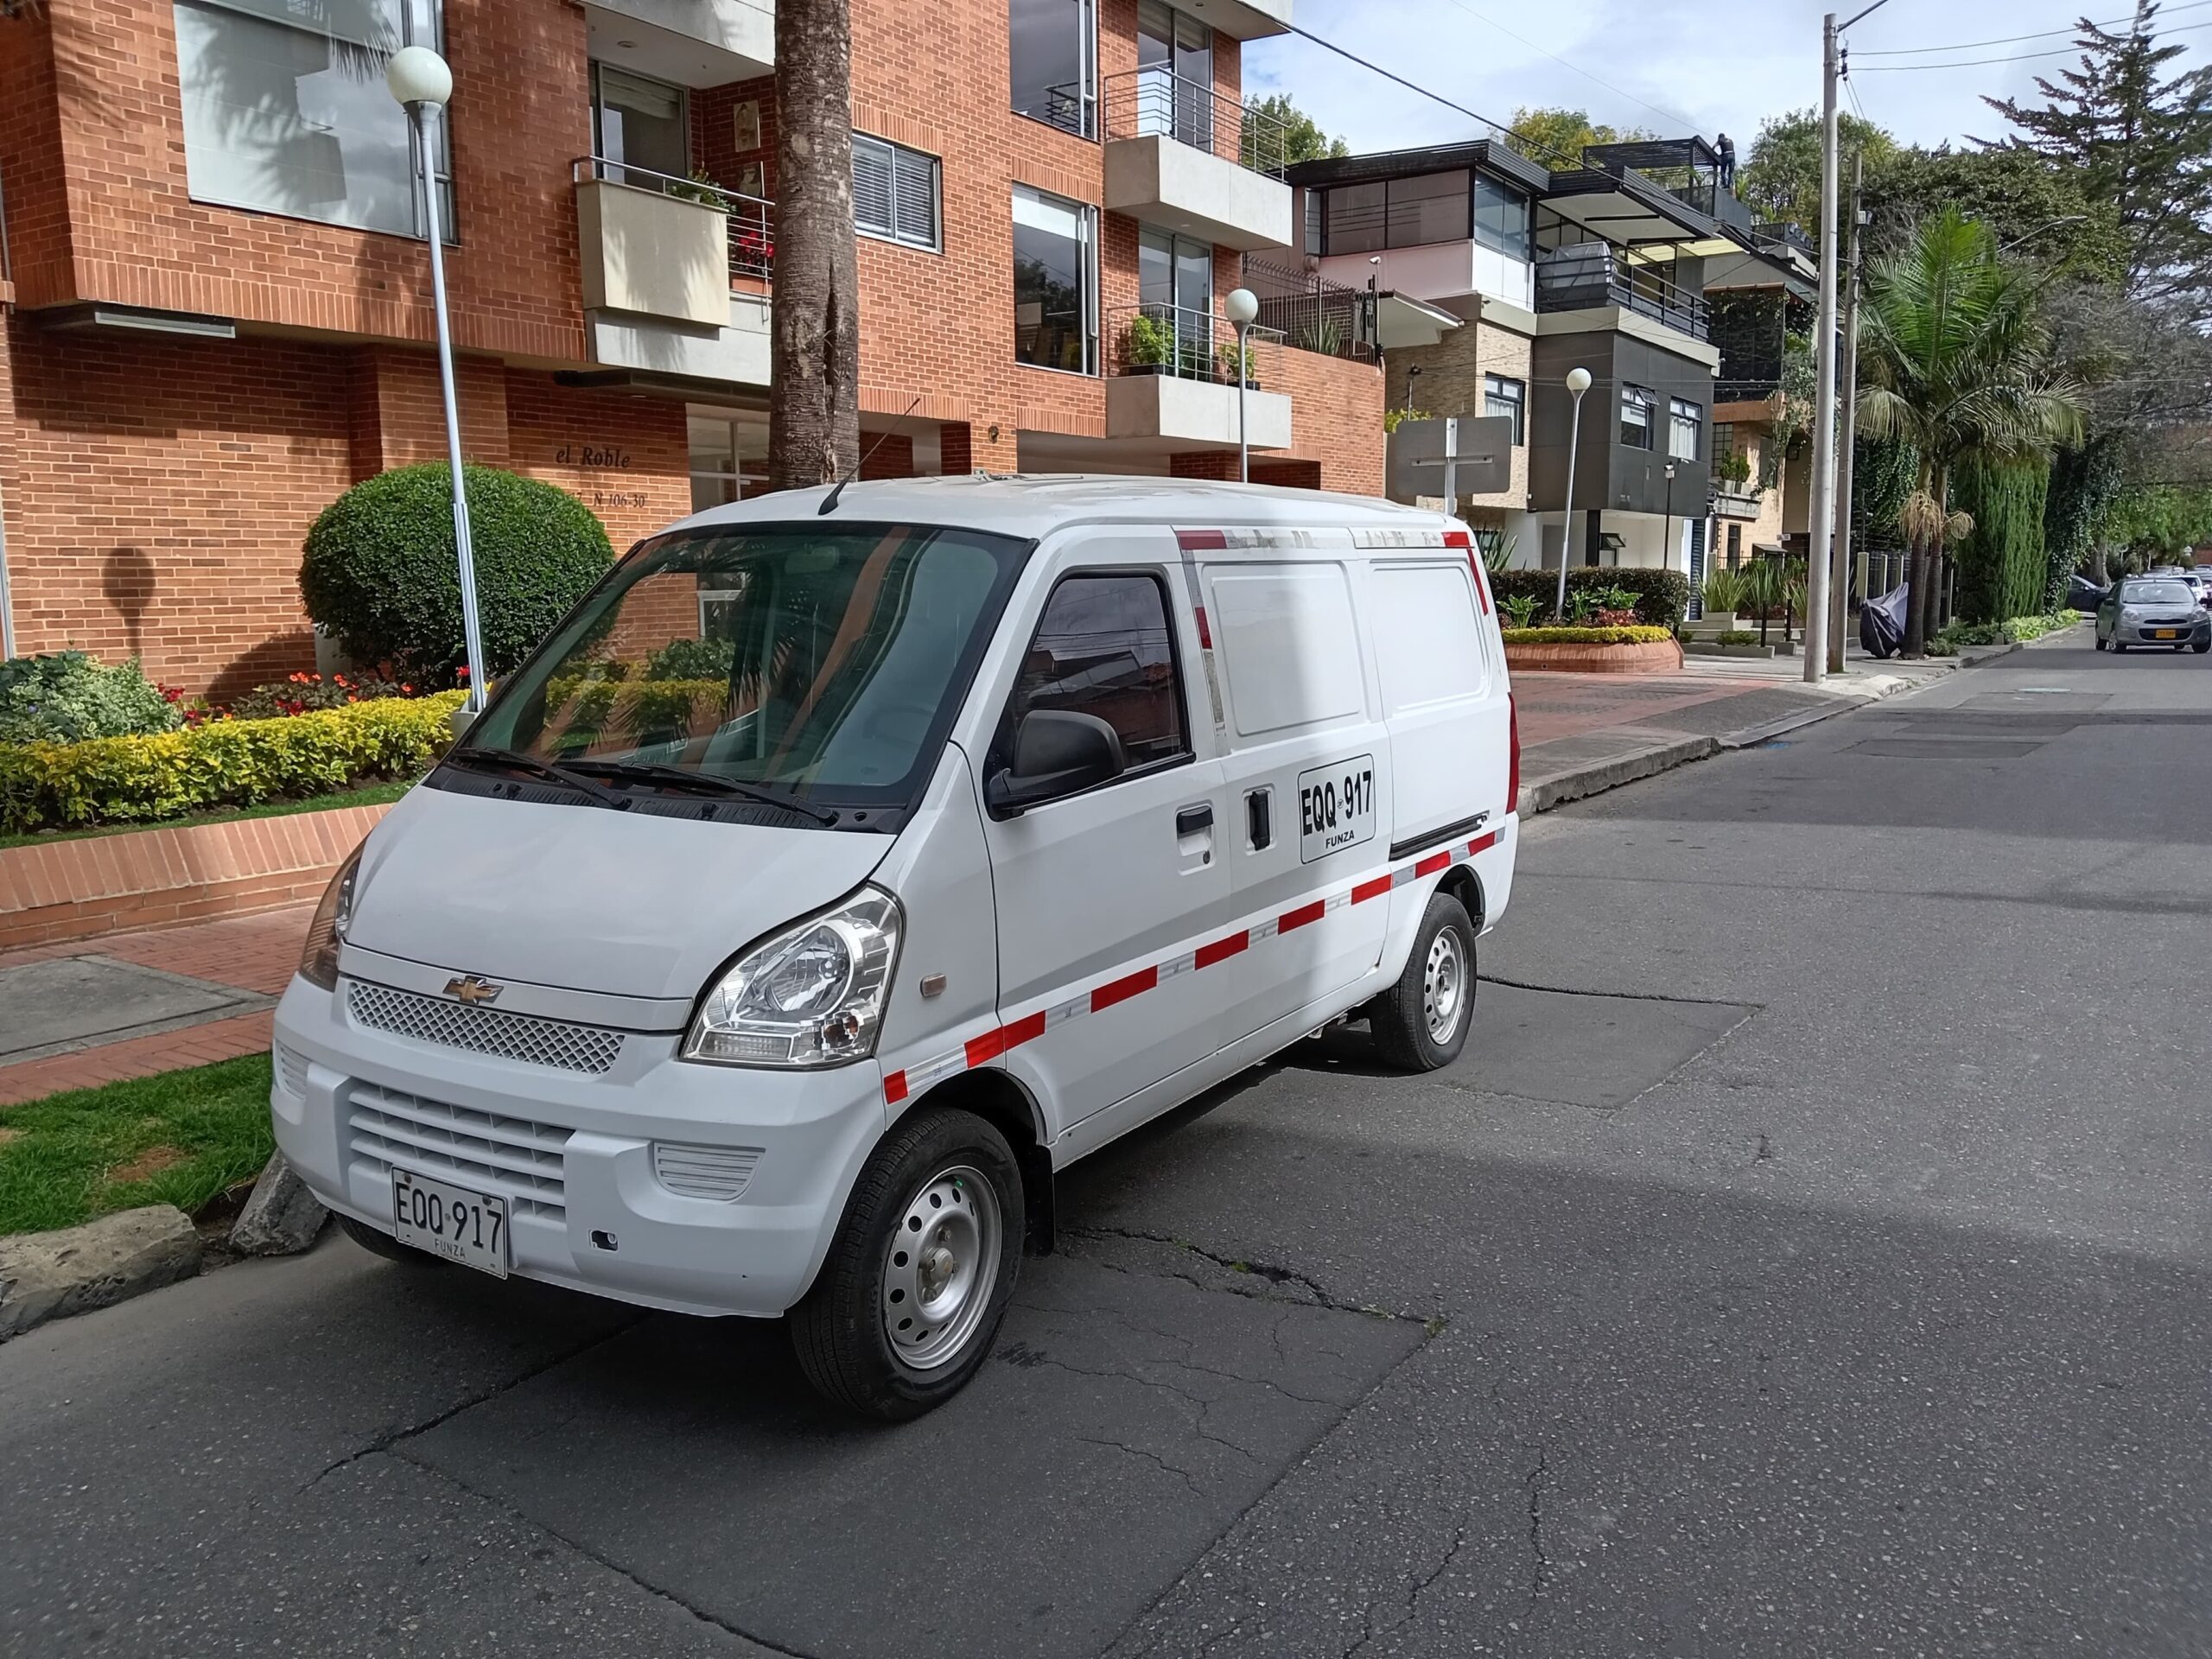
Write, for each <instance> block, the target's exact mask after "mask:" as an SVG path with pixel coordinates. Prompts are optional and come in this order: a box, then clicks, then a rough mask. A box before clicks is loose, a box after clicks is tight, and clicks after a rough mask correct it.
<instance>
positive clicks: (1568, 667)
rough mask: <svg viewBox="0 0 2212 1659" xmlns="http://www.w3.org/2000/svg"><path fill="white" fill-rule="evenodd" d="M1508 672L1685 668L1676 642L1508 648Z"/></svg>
mask: <svg viewBox="0 0 2212 1659" xmlns="http://www.w3.org/2000/svg"><path fill="white" fill-rule="evenodd" d="M1505 663H1506V666H1507V667H1508V668H1516V669H1522V670H1526V671H1530V672H1535V673H1544V674H1671V673H1673V672H1674V671H1675V670H1677V669H1679V668H1681V665H1682V648H1681V645H1677V644H1676V643H1675V641H1674V640H1672V639H1654V640H1652V641H1650V642H1649V644H1646V645H1508V646H1506V648H1505Z"/></svg>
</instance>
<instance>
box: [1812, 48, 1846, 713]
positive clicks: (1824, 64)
mask: <svg viewBox="0 0 2212 1659" xmlns="http://www.w3.org/2000/svg"><path fill="white" fill-rule="evenodd" d="M1838 33H1839V31H1838V29H1836V23H1835V13H1834V12H1830V13H1828V14H1827V16H1825V17H1823V18H1822V19H1821V312H1820V321H1818V322H1817V323H1816V324H1815V327H1814V329H1813V356H1814V363H1815V382H1814V386H1815V390H1814V393H1813V467H1812V474H1813V479H1812V483H1813V499H1812V500H1811V501H1810V502H1809V503H1808V512H1807V517H1806V523H1807V524H1808V527H1809V528H1810V530H1811V531H1812V537H1813V545H1812V550H1811V556H1809V557H1808V559H1807V560H1806V561H1805V683H1806V684H1808V685H1818V684H1819V683H1821V676H1822V675H1823V674H1825V673H1826V672H1827V623H1828V559H1829V556H1830V552H1831V550H1832V548H1833V545H1834V530H1835V264H1836V260H1835V182H1836V181H1835V170H1836V155H1835V152H1836V133H1835V126H1836V111H1835V92H1836V69H1837V55H1838V54H1837V50H1836V35H1837V34H1838Z"/></svg>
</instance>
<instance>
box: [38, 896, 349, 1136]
mask: <svg viewBox="0 0 2212 1659" xmlns="http://www.w3.org/2000/svg"><path fill="white" fill-rule="evenodd" d="M314 913H315V907H314V906H312V905H292V906H287V907H286V908H284V909H283V910H271V911H263V912H258V913H257V914H255V915H251V916H236V917H226V918H222V919H220V920H218V921H212V922H194V923H191V924H188V925H185V926H182V927H170V928H162V929H161V930H159V931H154V932H146V933H115V934H111V935H109V936H108V937H107V938H100V939H80V940H78V941H76V942H74V943H73V944H46V945H32V946H29V947H27V948H25V949H22V950H6V951H0V972H4V971H6V970H7V969H10V968H16V967H21V966H22V965H23V964H24V963H32V962H45V961H50V960H53V959H54V958H55V957H106V958H108V959H109V960H111V961H114V962H127V963H133V964H135V965H137V966H138V967H141V968H154V969H160V970H161V971H162V972H164V973H170V974H181V975H183V976H186V977H188V978H190V979H203V980H208V981H211V982H213V983H215V984H219V985H234V986H236V987H238V988H240V989H241V990H248V991H258V992H260V993H262V994H263V995H268V996H275V995H278V994H279V993H281V992H282V991H283V988H284V987H285V985H286V984H287V983H288V982H289V981H290V979H291V977H292V971H293V969H296V968H297V967H298V966H299V961H300V940H301V938H302V935H303V934H305V932H306V931H307V925H308V918H310V917H311V916H312V915H313V914H314ZM269 1026H270V1013H269V1011H268V1010H266V1009H263V1010H261V1011H260V1012H257V1013H254V1014H235V1015H232V1016H231V1017H230V1018H227V1019H221V1020H207V1021H205V1022H203V1023H201V1024H200V1025H195V1026H185V1027H181V1028H179V1029H177V1030H173V1031H163V1032H156V1033H151V1034H149V1035H146V1036H138V1037H132V1036H128V1035H126V1036H124V1037H122V1038H119V1039H117V1040H114V1041H111V1042H105V1043H99V1044H96V1045H94V1046H91V1047H88V1048H82V1049H78V1050H75V1051H73V1052H69V1053H67V1054H49V1055H46V1056H44V1057H42V1058H38V1059H32V1060H20V1061H17V1062H16V1064H15V1065H0V1105H13V1104H15V1103H17V1102H19V1101H25V1100H35V1099H37V1098H39V1096H42V1095H51V1094H56V1093H59V1092H60V1090H65V1089H88V1088H92V1087H94V1086H96V1085H98V1084H104V1083H118V1082H121V1081H122V1080H123V1079H124V1078H126V1077H151V1076H153V1075H154V1074H155V1073H156V1072H158V1071H176V1070H178V1069H179V1068H181V1067H183V1066H188V1065H208V1064H210V1063H211V1062H213V1061H216V1060H227V1059H234V1058H237V1057H238V1056H239V1055H242V1054H254V1053H258V1052H262V1051H263V1050H264V1049H266V1048H267V1047H268V1046H269Z"/></svg>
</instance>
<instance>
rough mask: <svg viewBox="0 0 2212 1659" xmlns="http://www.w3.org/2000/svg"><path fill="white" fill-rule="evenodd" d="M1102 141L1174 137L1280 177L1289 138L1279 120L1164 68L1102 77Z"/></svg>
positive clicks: (1287, 157)
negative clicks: (1104, 126) (1103, 79)
mask: <svg viewBox="0 0 2212 1659" xmlns="http://www.w3.org/2000/svg"><path fill="white" fill-rule="evenodd" d="M1103 90H1104V92H1105V103H1106V141H1107V142H1108V143H1113V142H1114V141H1115V140H1116V139H1117V138H1153V137H1166V138H1173V140H1174V141H1175V142H1176V143H1179V144H1188V145H1189V146H1190V147H1191V148H1192V149H1203V150H1205V151H1206V152H1207V153H1208V154H1210V155H1214V156H1220V157H1221V158H1222V160H1224V161H1225V162H1236V163H1237V164H1238V165H1239V166H1242V167H1249V168H1251V169H1252V170H1253V171H1254V172H1255V173H1267V174H1270V175H1279V174H1281V171H1282V170H1283V168H1285V167H1287V166H1288V165H1289V163H1290V141H1289V134H1288V132H1287V130H1286V129H1285V128H1284V126H1283V124H1282V123H1281V121H1278V120H1277V119H1275V118H1274V117H1273V116H1271V115H1268V114H1266V113H1264V112H1263V111H1260V110H1258V109H1248V108H1247V107H1245V105H1243V104H1242V103H1239V102H1238V101H1237V100H1236V99H1233V98H1230V97H1229V96H1227V95H1226V94H1225V93H1222V92H1216V91H1214V89H1213V86H1212V84H1211V82H1208V81H1202V80H1189V79H1185V78H1184V77H1183V76H1181V75H1179V74H1177V73H1174V72H1173V70H1171V69H1167V68H1165V67H1153V68H1149V69H1130V70H1127V71H1124V72H1123V73H1121V74H1118V75H1109V76H1107V77H1106V79H1105V83H1104V87H1103Z"/></svg>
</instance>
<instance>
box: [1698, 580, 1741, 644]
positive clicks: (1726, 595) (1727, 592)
mask: <svg viewBox="0 0 2212 1659" xmlns="http://www.w3.org/2000/svg"><path fill="white" fill-rule="evenodd" d="M1699 596H1700V599H1702V600H1703V601H1704V604H1705V615H1704V616H1703V617H1702V618H1701V619H1700V626H1701V627H1706V628H1710V629H1712V630H1713V631H1714V632H1717V633H1726V632H1729V631H1730V630H1731V629H1732V628H1734V626H1736V607H1737V606H1738V605H1739V604H1741V603H1742V602H1743V598H1744V578H1743V577H1742V575H1740V574H1738V572H1736V571H1733V570H1730V569H1712V570H1708V571H1707V572H1706V573H1705V586H1704V588H1702V589H1700V594H1699Z"/></svg>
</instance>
